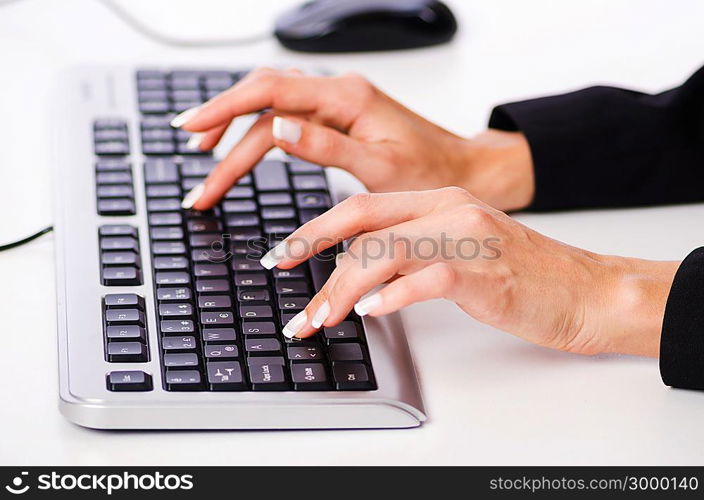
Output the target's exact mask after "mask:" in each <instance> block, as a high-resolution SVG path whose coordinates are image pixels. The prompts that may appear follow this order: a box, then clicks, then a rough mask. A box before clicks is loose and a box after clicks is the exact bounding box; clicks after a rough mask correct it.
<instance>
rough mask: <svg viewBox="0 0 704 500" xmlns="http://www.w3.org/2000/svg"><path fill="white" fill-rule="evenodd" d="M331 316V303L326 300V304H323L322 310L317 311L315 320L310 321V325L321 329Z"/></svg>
mask: <svg viewBox="0 0 704 500" xmlns="http://www.w3.org/2000/svg"><path fill="white" fill-rule="evenodd" d="M329 315H330V303H329V302H328V301H327V300H326V301H325V302H323V304H322V305H321V306H320V308H319V309H318V310H317V311H315V314H314V315H313V319H312V320H311V321H310V324H311V325H312V326H313V328H320V327H321V326H323V323H325V320H326V319H328V316H329Z"/></svg>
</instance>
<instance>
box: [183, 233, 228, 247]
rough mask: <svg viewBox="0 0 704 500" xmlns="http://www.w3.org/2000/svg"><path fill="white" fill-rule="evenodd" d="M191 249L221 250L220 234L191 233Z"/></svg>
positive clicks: (221, 240) (222, 244)
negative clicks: (213, 248)
mask: <svg viewBox="0 0 704 500" xmlns="http://www.w3.org/2000/svg"><path fill="white" fill-rule="evenodd" d="M189 242H190V244H191V247H193V248H211V247H217V248H223V246H224V243H223V239H222V234H217V233H193V234H191V237H190V238H189Z"/></svg>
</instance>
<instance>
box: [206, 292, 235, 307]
mask: <svg viewBox="0 0 704 500" xmlns="http://www.w3.org/2000/svg"><path fill="white" fill-rule="evenodd" d="M198 307H199V308H201V309H229V308H230V307H232V299H231V298H230V296H229V295H201V296H200V297H198Z"/></svg>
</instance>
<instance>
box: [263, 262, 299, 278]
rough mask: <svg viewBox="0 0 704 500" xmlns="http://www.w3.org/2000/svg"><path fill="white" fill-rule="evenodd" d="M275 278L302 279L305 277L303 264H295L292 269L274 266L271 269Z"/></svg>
mask: <svg viewBox="0 0 704 500" xmlns="http://www.w3.org/2000/svg"><path fill="white" fill-rule="evenodd" d="M271 272H272V274H273V275H274V278H276V279H303V278H305V277H306V269H305V264H302V265H299V266H296V267H294V268H292V269H279V268H277V267H275V268H274V269H272V270H271Z"/></svg>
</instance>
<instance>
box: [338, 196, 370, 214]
mask: <svg viewBox="0 0 704 500" xmlns="http://www.w3.org/2000/svg"><path fill="white" fill-rule="evenodd" d="M372 200H373V195H372V194H370V193H357V194H353V195H352V196H350V197H349V198H347V199H346V200H345V201H344V203H343V204H344V205H346V209H349V210H352V211H353V212H355V213H358V214H360V215H363V214H365V213H366V212H367V211H368V210H369V208H370V207H371V204H372V203H373V201H372Z"/></svg>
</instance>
